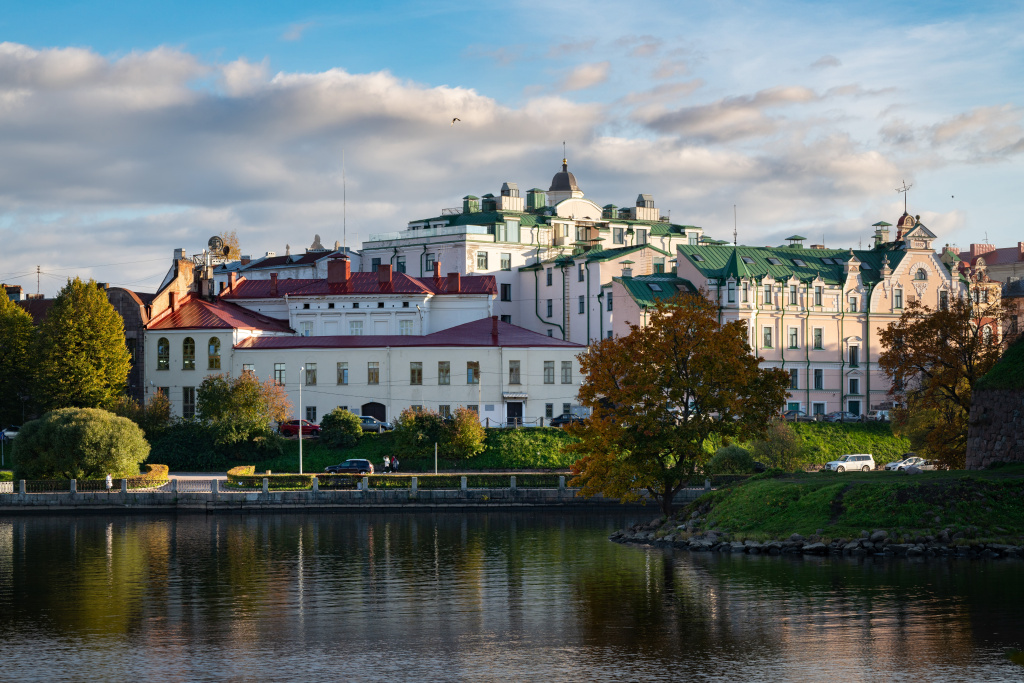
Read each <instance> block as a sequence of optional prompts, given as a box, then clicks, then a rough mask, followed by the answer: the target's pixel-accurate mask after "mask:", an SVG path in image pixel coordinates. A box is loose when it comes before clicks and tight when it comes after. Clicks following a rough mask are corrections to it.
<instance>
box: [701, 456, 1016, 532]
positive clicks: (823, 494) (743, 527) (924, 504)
mask: <svg viewBox="0 0 1024 683" xmlns="http://www.w3.org/2000/svg"><path fill="white" fill-rule="evenodd" d="M703 504H709V505H710V510H709V511H708V512H707V516H706V520H707V523H708V524H711V523H714V524H715V528H717V529H726V530H728V531H730V532H732V533H735V534H739V535H744V536H747V537H752V538H758V537H765V538H767V537H773V538H778V537H784V536H788V535H789V534H791V533H801V534H813V533H816V532H817V530H818V529H822V530H823V535H824V536H826V537H829V538H841V537H846V538H853V537H859V536H860V532H861V531H863V530H868V531H871V530H874V529H886V530H888V531H889V532H890V534H891V535H893V536H895V537H899V536H916V535H922V534H923V535H927V534H934V533H938V532H939V531H941V530H942V529H946V528H949V529H952V530H954V531H956V530H962V531H965V532H966V535H967V536H968V537H972V536H999V537H1021V536H1024V466H1014V467H1007V468H1003V469H999V470H992V471H987V472H970V473H968V472H926V473H923V474H920V475H915V476H912V477H908V476H906V475H903V474H898V473H886V472H871V473H866V474H859V473H857V474H848V475H837V474H831V473H829V474H825V473H818V474H808V475H786V476H783V477H780V478H761V479H754V480H751V481H748V482H747V483H744V484H741V485H738V486H735V487H731V488H728V489H722V490H719V491H716V492H714V493H712V494H709V495H708V496H705V497H704V498H702V499H701V501H698V502H697V503H695V504H693V505H691V506H689V507H688V508H687V510H686V512H684V513H682V514H681V517H684V516H688V513H689V511H690V510H692V509H696V508H699V507H700V506H701V505H703Z"/></svg>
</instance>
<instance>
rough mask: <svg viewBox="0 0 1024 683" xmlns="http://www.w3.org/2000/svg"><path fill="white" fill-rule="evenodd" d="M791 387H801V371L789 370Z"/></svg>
mask: <svg viewBox="0 0 1024 683" xmlns="http://www.w3.org/2000/svg"><path fill="white" fill-rule="evenodd" d="M789 388H790V389H799V388H800V371H799V370H790V371H789Z"/></svg>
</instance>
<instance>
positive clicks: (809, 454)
mask: <svg viewBox="0 0 1024 683" xmlns="http://www.w3.org/2000/svg"><path fill="white" fill-rule="evenodd" d="M793 427H794V428H795V429H796V432H797V433H798V434H799V435H800V436H801V437H802V438H803V440H804V453H803V457H802V458H801V464H804V465H822V464H824V463H826V462H828V461H829V460H835V459H836V457H838V456H840V455H846V454H848V453H870V454H872V455H873V456H874V457H875V462H876V463H879V464H884V463H887V462H892V461H893V460H899V459H900V457H901V456H902V455H903V454H904V453H906V452H907V451H909V450H910V441H908V440H907V439H903V438H900V437H898V436H895V435H893V433H892V429H891V427H890V425H889V423H888V422H852V423H845V424H844V423H832V422H797V423H795V424H794V425H793Z"/></svg>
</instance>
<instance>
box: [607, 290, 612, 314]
mask: <svg viewBox="0 0 1024 683" xmlns="http://www.w3.org/2000/svg"><path fill="white" fill-rule="evenodd" d="M608 310H609V311H610V310H612V290H610V289H609V290H608Z"/></svg>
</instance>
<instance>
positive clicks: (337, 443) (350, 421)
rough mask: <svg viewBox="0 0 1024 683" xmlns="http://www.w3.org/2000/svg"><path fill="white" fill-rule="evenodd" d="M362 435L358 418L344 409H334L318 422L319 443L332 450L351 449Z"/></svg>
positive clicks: (361, 425) (361, 426) (361, 427)
mask: <svg viewBox="0 0 1024 683" xmlns="http://www.w3.org/2000/svg"><path fill="white" fill-rule="evenodd" d="M362 435H363V424H362V422H360V421H359V416H358V415H356V414H355V413H353V412H351V411H348V410H346V409H344V408H335V409H334V410H332V411H331V412H329V413H327V414H326V415H324V416H323V419H321V420H320V443H323V444H325V445H327V446H331V447H332V448H352V447H353V446H355V445H356V444H357V443H359V437H361V436H362Z"/></svg>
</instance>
